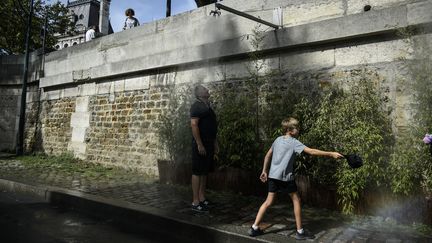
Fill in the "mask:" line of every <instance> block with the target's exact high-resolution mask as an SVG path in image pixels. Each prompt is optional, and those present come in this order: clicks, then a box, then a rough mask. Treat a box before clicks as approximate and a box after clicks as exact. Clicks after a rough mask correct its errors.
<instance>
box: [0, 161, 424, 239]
mask: <svg viewBox="0 0 432 243" xmlns="http://www.w3.org/2000/svg"><path fill="white" fill-rule="evenodd" d="M0 178H2V179H6V180H11V181H16V182H21V183H28V184H32V185H34V184H39V185H49V186H56V187H62V188H65V189H71V190H76V191H81V192H85V193H88V194H93V195H98V196H102V197H105V198H112V199H118V200H124V201H127V202H132V203H136V204H140V205H145V206H148V207H154V208H159V209H162V210H166V211H172V212H176V213H179V214H184V215H193V216H195V217H199V218H200V220H201V221H202V222H207V223H208V224H209V225H211V224H218V225H223V226H224V228H225V229H227V230H228V231H229V230H230V229H232V231H233V232H235V233H240V234H246V233H247V230H248V228H249V227H250V225H251V224H252V222H253V220H254V217H255V214H256V211H257V210H258V207H259V206H260V204H261V203H262V201H263V200H264V198H260V197H254V196H242V195H238V194H232V193H226V192H214V191H212V192H210V193H209V195H208V197H209V199H210V200H212V201H213V202H215V206H214V207H213V208H211V211H210V213H208V214H198V213H194V212H192V211H191V210H190V197H191V190H190V188H189V187H183V186H173V185H161V184H159V183H157V181H154V180H151V179H149V178H146V177H145V176H144V175H142V174H139V173H137V172H131V171H121V170H119V171H116V173H113V175H112V176H111V177H109V178H106V177H97V176H96V177H95V176H93V177H89V176H86V175H85V174H84V173H74V174H73V175H67V174H65V173H64V172H61V171H56V170H53V169H50V170H44V169H42V168H33V169H29V168H26V167H25V166H24V165H23V164H22V162H20V161H18V160H14V159H0ZM302 214H303V218H304V226H305V228H307V229H308V230H309V231H311V232H312V233H314V234H315V236H316V238H315V240H313V241H314V242H386V243H387V242H392V243H393V242H395V243H396V242H432V236H429V235H425V234H421V233H419V232H418V231H415V230H413V227H409V226H404V225H399V224H397V223H395V222H393V221H391V220H388V219H383V218H380V217H357V218H349V217H345V216H343V215H341V214H339V213H337V212H332V211H329V210H324V209H317V208H310V207H306V206H305V207H303V210H302ZM261 227H263V228H264V229H265V232H266V234H267V235H270V234H277V235H281V236H286V238H285V239H286V240H289V241H294V238H293V234H294V232H295V220H294V216H293V213H292V206H291V202H290V201H289V199H287V198H283V197H282V198H281V199H280V200H278V202H277V203H276V205H274V206H273V207H272V208H271V209H269V211H268V213H267V215H266V217H265V221H264V222H263V223H262V225H261Z"/></svg>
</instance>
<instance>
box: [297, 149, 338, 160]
mask: <svg viewBox="0 0 432 243" xmlns="http://www.w3.org/2000/svg"><path fill="white" fill-rule="evenodd" d="M303 151H304V152H305V153H307V154H309V155H313V156H325V157H331V158H333V159H339V158H342V157H343V155H342V154H340V153H338V152H328V151H322V150H319V149H313V148H308V147H306V148H305V149H304V150H303Z"/></svg>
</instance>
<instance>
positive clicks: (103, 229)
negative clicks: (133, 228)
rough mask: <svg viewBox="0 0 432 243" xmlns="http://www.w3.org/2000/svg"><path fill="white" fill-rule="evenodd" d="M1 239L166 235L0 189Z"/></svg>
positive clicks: (17, 242) (105, 242)
mask: <svg viewBox="0 0 432 243" xmlns="http://www.w3.org/2000/svg"><path fill="white" fill-rule="evenodd" d="M0 229H1V230H0V232H1V234H0V241H1V242H13V243H21V242H22V243H24V242H32V243H54V242H56V243H62V242H64V243H72V242H80V243H84V242H92V243H99V242H100V243H110V242H112V243H117V242H128V243H129V242H130V243H138V242H143V243H156V242H161V240H164V241H167V242H168V241H171V239H166V238H164V236H160V235H159V236H156V235H154V234H138V233H136V232H128V231H125V230H123V229H121V228H119V227H117V226H116V225H112V222H111V221H110V220H107V219H105V218H92V217H88V216H87V215H83V214H82V213H79V212H75V211H73V210H69V209H64V208H60V207H56V206H52V205H50V204H48V203H47V202H46V201H44V200H41V199H40V198H38V197H35V196H29V195H27V194H25V193H16V192H10V191H4V190H3V191H1V192H0Z"/></svg>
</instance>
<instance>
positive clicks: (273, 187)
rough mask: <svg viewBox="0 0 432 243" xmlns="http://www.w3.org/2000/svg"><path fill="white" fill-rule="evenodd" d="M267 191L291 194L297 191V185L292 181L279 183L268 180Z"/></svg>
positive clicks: (274, 180)
mask: <svg viewBox="0 0 432 243" xmlns="http://www.w3.org/2000/svg"><path fill="white" fill-rule="evenodd" d="M268 191H269V192H288V193H293V192H296V191H297V184H296V182H295V180H292V181H281V180H276V179H272V178H269V179H268Z"/></svg>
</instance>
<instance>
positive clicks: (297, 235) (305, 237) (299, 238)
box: [295, 230, 315, 240]
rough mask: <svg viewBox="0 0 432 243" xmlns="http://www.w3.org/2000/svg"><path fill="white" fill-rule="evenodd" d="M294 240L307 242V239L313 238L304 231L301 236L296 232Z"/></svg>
mask: <svg viewBox="0 0 432 243" xmlns="http://www.w3.org/2000/svg"><path fill="white" fill-rule="evenodd" d="M295 238H296V240H307V239H314V238H315V236H314V235H312V234H309V233H307V232H306V230H304V231H303V234H300V233H299V232H298V231H296V234H295Z"/></svg>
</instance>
